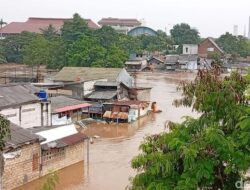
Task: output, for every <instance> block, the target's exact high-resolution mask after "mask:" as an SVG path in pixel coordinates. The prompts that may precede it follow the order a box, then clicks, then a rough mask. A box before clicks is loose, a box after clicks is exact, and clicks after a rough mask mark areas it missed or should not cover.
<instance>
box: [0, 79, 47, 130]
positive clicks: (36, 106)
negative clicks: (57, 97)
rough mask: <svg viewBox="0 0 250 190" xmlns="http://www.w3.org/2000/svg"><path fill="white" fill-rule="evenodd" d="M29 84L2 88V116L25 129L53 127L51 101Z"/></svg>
mask: <svg viewBox="0 0 250 190" xmlns="http://www.w3.org/2000/svg"><path fill="white" fill-rule="evenodd" d="M38 93H39V89H38V88H35V87H34V86H32V85H28V84H19V85H17V84H13V85H4V86H0V114H1V115H3V116H5V117H6V118H7V119H8V120H10V121H11V122H12V123H14V124H16V125H18V126H21V127H23V128H30V127H34V126H44V125H51V117H50V116H51V113H50V106H51V105H50V101H48V100H47V99H46V98H45V99H41V98H39V97H38V96H37V94H38Z"/></svg>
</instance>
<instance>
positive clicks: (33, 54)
mask: <svg viewBox="0 0 250 190" xmlns="http://www.w3.org/2000/svg"><path fill="white" fill-rule="evenodd" d="M65 52H66V49H65V46H64V43H63V41H62V39H60V38H51V39H46V38H44V37H43V36H37V37H35V38H34V39H33V40H32V41H30V43H29V44H27V45H26V46H24V48H23V50H22V54H23V58H24V63H26V64H28V65H32V66H34V65H36V66H38V67H39V66H40V65H47V67H48V68H53V69H57V68H59V69H60V68H62V67H63V66H64V65H65V64H66V57H65Z"/></svg>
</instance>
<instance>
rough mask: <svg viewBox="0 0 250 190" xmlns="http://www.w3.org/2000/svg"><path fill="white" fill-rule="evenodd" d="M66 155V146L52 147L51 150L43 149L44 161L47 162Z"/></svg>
mask: <svg viewBox="0 0 250 190" xmlns="http://www.w3.org/2000/svg"><path fill="white" fill-rule="evenodd" d="M64 156H65V150H64V148H52V149H50V150H44V151H42V161H43V163H47V162H49V161H55V160H58V159H61V158H63V157H64Z"/></svg>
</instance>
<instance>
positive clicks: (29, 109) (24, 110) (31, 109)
mask: <svg viewBox="0 0 250 190" xmlns="http://www.w3.org/2000/svg"><path fill="white" fill-rule="evenodd" d="M35 110H36V109H35V108H28V109H23V110H22V112H23V113H24V112H30V111H35Z"/></svg>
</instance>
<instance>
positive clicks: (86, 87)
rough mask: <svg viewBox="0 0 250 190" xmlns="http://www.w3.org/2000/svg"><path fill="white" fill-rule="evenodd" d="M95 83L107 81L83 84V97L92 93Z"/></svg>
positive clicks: (92, 81) (93, 81)
mask: <svg viewBox="0 0 250 190" xmlns="http://www.w3.org/2000/svg"><path fill="white" fill-rule="evenodd" d="M97 81H107V79H99V80H91V81H86V82H84V83H83V91H84V92H83V95H84V96H86V95H88V94H90V93H92V92H93V91H94V85H95V83H96V82H97Z"/></svg>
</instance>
